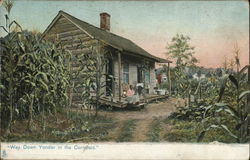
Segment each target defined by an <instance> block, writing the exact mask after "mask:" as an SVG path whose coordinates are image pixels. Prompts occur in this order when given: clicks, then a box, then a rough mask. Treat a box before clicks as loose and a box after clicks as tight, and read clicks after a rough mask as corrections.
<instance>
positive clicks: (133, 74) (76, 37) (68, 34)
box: [44, 16, 156, 106]
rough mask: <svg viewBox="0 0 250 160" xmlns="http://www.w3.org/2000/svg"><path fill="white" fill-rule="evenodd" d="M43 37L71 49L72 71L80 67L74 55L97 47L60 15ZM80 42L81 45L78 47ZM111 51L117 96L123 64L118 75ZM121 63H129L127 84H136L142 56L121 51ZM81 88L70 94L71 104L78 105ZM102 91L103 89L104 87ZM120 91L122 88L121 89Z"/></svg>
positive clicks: (151, 78) (112, 50)
mask: <svg viewBox="0 0 250 160" xmlns="http://www.w3.org/2000/svg"><path fill="white" fill-rule="evenodd" d="M44 39H47V40H52V41H53V40H55V39H57V40H60V41H61V43H62V44H63V46H64V47H65V48H67V49H68V50H70V51H71V53H72V55H73V56H72V57H73V58H72V62H71V63H72V72H76V71H78V70H79V68H80V67H81V64H80V63H78V62H77V60H76V58H75V57H74V56H76V55H80V54H81V53H82V52H91V50H90V47H94V48H95V47H97V46H98V40H96V39H93V38H92V37H90V36H89V35H88V34H86V33H85V32H84V31H82V30H80V29H79V28H78V27H77V26H75V25H74V24H73V23H71V22H70V21H69V20H67V19H66V18H65V17H63V16H61V17H59V19H58V20H57V22H56V23H55V24H54V25H53V26H52V28H51V29H50V30H49V31H48V32H47V33H46V35H45V36H44ZM80 44H83V45H81V47H79V45H80ZM110 51H111V52H112V53H113V56H112V59H113V72H114V73H113V76H114V78H115V81H114V82H113V89H114V90H113V94H114V96H116V97H118V96H119V95H118V94H119V76H121V82H123V74H122V73H123V66H121V75H118V73H119V71H118V56H117V54H116V52H115V49H110ZM121 54H122V56H121V60H122V63H124V62H127V63H128V64H129V84H132V85H134V86H135V85H136V84H137V66H138V64H143V57H140V56H133V55H132V54H131V55H127V54H125V53H123V52H122V53H121ZM149 62H150V84H149V85H150V89H149V93H150V94H152V93H154V89H153V88H154V87H155V85H156V84H155V70H154V69H155V66H154V65H155V64H154V61H149ZM81 78H82V77H80V76H79V77H78V78H77V79H73V80H72V81H73V82H74V83H75V86H76V85H77V84H78V83H81V81H82V80H81ZM102 81H105V77H103V78H102ZM82 91H83V88H76V89H75V90H74V91H73V94H72V105H73V106H79V105H80V104H81V103H82V101H81V97H80V96H81V92H82ZM102 91H105V90H104V89H103V90H102ZM121 92H122V89H121Z"/></svg>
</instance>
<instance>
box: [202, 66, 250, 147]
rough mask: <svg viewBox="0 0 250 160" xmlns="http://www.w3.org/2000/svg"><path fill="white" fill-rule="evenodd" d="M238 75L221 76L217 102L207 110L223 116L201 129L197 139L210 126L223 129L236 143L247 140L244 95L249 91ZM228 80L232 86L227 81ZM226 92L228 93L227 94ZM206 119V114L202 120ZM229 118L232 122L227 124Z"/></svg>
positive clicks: (247, 130)
mask: <svg viewBox="0 0 250 160" xmlns="http://www.w3.org/2000/svg"><path fill="white" fill-rule="evenodd" d="M243 69H244V68H243ZM240 77H242V76H241V72H238V73H236V74H235V75H225V76H224V77H223V79H222V83H221V86H220V92H219V98H218V103H215V104H214V105H213V106H212V107H210V108H209V110H208V112H210V113H212V115H213V116H223V117H221V119H216V121H215V122H213V123H215V124H211V125H210V126H209V127H208V128H206V129H205V130H204V131H202V132H201V133H200V135H199V137H198V141H200V140H202V138H203V136H204V135H205V133H206V132H207V131H209V130H210V129H212V128H217V129H221V130H224V131H225V132H226V133H227V134H228V135H229V136H231V137H232V138H234V139H235V140H236V141H237V142H238V143H245V142H247V141H249V138H250V137H249V129H248V126H249V114H248V104H247V102H246V97H247V95H249V94H250V91H249V90H246V89H245V88H246V87H247V86H246V85H247V84H246V80H245V79H241V78H240ZM228 80H229V81H230V82H231V84H232V85H233V86H232V85H229V83H227V82H228ZM228 93H230V94H229V96H228ZM223 96H224V97H223ZM220 101H224V102H220ZM207 119H211V117H210V116H208V117H206V115H204V122H206V120H207ZM229 119H232V121H233V123H231V124H229V123H228V120H229Z"/></svg>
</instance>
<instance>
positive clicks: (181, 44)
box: [167, 34, 198, 68]
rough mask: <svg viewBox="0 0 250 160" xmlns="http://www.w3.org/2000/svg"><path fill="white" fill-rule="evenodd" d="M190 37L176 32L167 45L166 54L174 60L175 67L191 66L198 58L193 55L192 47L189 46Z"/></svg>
mask: <svg viewBox="0 0 250 160" xmlns="http://www.w3.org/2000/svg"><path fill="white" fill-rule="evenodd" d="M189 41H190V37H189V36H184V35H182V34H177V35H176V36H175V37H173V38H172V41H171V44H170V45H168V46H167V50H168V52H167V55H169V56H170V57H171V58H173V59H175V60H176V67H181V68H183V67H185V66H193V65H195V63H197V62H198V60H197V59H196V58H195V57H194V56H193V54H194V53H195V52H194V47H192V46H190V44H189V43H190V42H189Z"/></svg>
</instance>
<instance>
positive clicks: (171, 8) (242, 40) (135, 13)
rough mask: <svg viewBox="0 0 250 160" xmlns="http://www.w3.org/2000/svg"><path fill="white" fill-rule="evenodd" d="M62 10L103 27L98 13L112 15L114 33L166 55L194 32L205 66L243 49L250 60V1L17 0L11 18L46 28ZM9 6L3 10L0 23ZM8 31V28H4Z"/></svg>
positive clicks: (245, 59)
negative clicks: (174, 39)
mask: <svg viewBox="0 0 250 160" xmlns="http://www.w3.org/2000/svg"><path fill="white" fill-rule="evenodd" d="M59 10H63V11H65V12H67V13H69V14H71V15H73V16H75V17H77V18H79V19H81V20H83V21H86V22H88V23H90V24H93V25H95V26H97V27H99V25H100V24H99V23H100V20H99V13H101V12H108V13H109V14H110V15H111V32H113V33H115V34H118V35H121V36H123V37H125V38H128V39H130V40H132V41H133V42H135V43H136V44H138V45H139V46H141V47H142V48H144V49H145V50H146V51H148V52H149V53H151V54H153V55H155V56H159V57H162V58H165V54H164V53H165V52H166V45H167V43H170V41H171V39H172V37H173V36H175V35H176V34H177V33H179V34H184V35H188V36H190V37H191V44H192V45H193V46H194V47H195V51H196V53H195V57H197V58H198V59H199V61H200V63H199V65H200V66H205V67H220V66H221V65H222V63H223V61H224V59H225V57H226V58H228V59H231V58H233V53H232V51H233V47H234V44H235V43H236V42H237V43H238V46H239V48H240V52H241V53H240V61H241V66H242V67H243V66H244V65H246V64H248V63H249V4H248V2H246V1H125V2H124V1H123V2H122V1H41V0H39V1H25V0H15V1H14V6H13V8H12V12H11V18H12V19H15V20H16V21H17V22H18V23H19V24H20V25H21V26H22V27H23V29H28V30H33V29H35V30H38V31H40V32H43V31H44V30H45V28H46V27H47V26H48V25H49V23H50V22H51V21H52V19H53V18H54V17H55V16H56V15H57V13H58V11H59ZM4 14H5V10H4V9H3V8H2V7H1V9H0V25H4V24H5V23H4V22H5V20H4ZM0 35H1V36H3V32H2V31H0Z"/></svg>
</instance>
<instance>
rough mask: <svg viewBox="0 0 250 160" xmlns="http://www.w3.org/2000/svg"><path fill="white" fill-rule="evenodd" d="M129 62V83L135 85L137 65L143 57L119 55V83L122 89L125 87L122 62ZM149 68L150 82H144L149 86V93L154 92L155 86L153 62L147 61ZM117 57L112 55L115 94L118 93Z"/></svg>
mask: <svg viewBox="0 0 250 160" xmlns="http://www.w3.org/2000/svg"><path fill="white" fill-rule="evenodd" d="M124 63H128V64H129V85H133V86H135V85H136V84H137V82H138V80H137V66H138V65H140V64H143V63H144V62H143V59H142V58H138V57H133V56H128V55H123V54H122V56H121V83H122V90H123V88H125V87H124V86H125V85H124V83H123V64H124ZM149 70H150V83H149V84H146V85H147V86H148V87H149V93H150V94H154V87H155V86H156V81H155V63H154V62H152V61H150V63H149ZM118 73H119V72H118V57H117V56H116V55H114V77H115V83H114V84H115V85H114V93H115V95H116V96H118V94H119V85H118V84H119V83H118V81H119V79H118V77H119V74H118Z"/></svg>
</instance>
